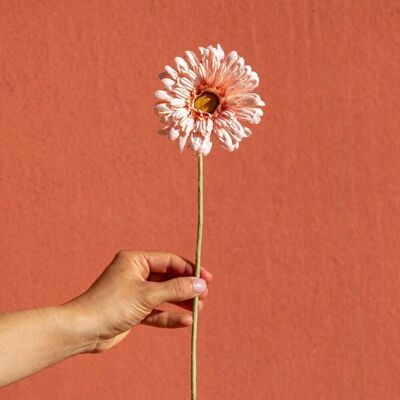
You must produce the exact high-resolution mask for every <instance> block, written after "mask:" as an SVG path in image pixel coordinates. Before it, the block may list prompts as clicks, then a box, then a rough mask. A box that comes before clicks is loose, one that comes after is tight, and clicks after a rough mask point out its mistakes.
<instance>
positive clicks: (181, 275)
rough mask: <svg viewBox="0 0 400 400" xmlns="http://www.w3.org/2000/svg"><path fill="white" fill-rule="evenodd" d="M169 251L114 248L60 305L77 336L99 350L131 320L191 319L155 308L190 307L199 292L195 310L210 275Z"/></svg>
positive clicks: (174, 322)
mask: <svg viewBox="0 0 400 400" xmlns="http://www.w3.org/2000/svg"><path fill="white" fill-rule="evenodd" d="M194 270H195V266H194V265H193V263H191V262H190V261H188V260H186V259H184V258H182V257H180V256H178V255H176V254H172V253H163V252H142V251H129V250H124V251H121V252H119V253H118V254H117V255H116V256H115V258H114V260H113V261H112V262H111V264H110V265H109V266H108V267H107V268H106V269H105V270H104V272H103V273H102V274H101V275H100V276H99V278H98V279H97V280H96V281H95V282H94V284H93V285H92V286H91V287H90V288H89V289H88V290H87V291H86V292H85V293H83V294H82V295H80V296H79V297H77V298H75V299H73V300H72V301H70V302H68V303H66V304H64V305H63V306H62V307H63V308H64V309H65V310H66V311H67V312H69V315H71V316H72V318H73V321H74V322H73V324H74V326H75V327H76V331H77V333H78V334H80V335H82V336H84V337H85V339H86V340H88V338H89V337H90V341H89V342H90V343H92V345H91V346H89V348H90V349H89V351H90V352H95V353H97V352H102V351H104V350H107V349H109V348H111V347H113V346H115V345H116V344H118V343H119V342H120V341H121V340H123V339H124V338H125V337H126V336H127V335H128V333H129V332H130V330H131V329H132V328H133V327H134V326H135V325H137V324H139V323H141V324H145V325H151V326H156V327H162V328H180V327H187V326H190V325H191V324H192V322H193V320H192V316H191V314H189V313H176V312H167V311H162V310H159V309H158V307H160V306H161V305H162V304H164V303H173V304H176V305H179V306H181V307H182V308H183V309H186V310H192V306H193V300H192V299H193V298H194V297H196V296H199V310H201V309H202V308H203V301H202V299H204V298H205V297H206V296H207V293H208V289H207V284H208V283H210V282H211V279H212V275H211V273H209V272H208V271H207V270H206V269H204V268H201V275H200V277H201V279H196V278H193V274H194Z"/></svg>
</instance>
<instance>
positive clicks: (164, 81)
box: [161, 78, 175, 91]
mask: <svg viewBox="0 0 400 400" xmlns="http://www.w3.org/2000/svg"><path fill="white" fill-rule="evenodd" d="M161 83H162V84H163V85H164V87H165V88H166V89H167V90H170V91H172V88H173V87H174V85H175V81H173V80H172V79H170V78H164V79H161Z"/></svg>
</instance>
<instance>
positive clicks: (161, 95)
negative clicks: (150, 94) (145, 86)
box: [154, 90, 173, 101]
mask: <svg viewBox="0 0 400 400" xmlns="http://www.w3.org/2000/svg"><path fill="white" fill-rule="evenodd" d="M154 96H155V97H156V98H157V99H160V100H166V101H170V100H172V99H173V97H172V96H171V95H169V94H168V93H167V92H166V91H165V90H156V91H155V92H154Z"/></svg>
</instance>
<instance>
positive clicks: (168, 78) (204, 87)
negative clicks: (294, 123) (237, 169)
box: [154, 44, 265, 155]
mask: <svg viewBox="0 0 400 400" xmlns="http://www.w3.org/2000/svg"><path fill="white" fill-rule="evenodd" d="M199 50H200V54H201V57H197V55H196V54H195V53H194V52H192V51H186V52H185V53H186V56H185V59H184V58H182V57H176V58H175V64H176V68H172V67H170V66H169V65H167V66H165V71H164V72H162V73H161V74H160V79H161V82H162V84H163V86H164V87H165V90H157V91H156V92H155V96H156V97H157V99H158V100H159V101H158V102H157V103H156V105H155V107H154V108H155V111H156V113H157V114H158V115H159V117H160V120H161V121H162V122H163V123H164V124H166V126H165V127H164V128H162V129H160V130H159V133H160V134H165V135H168V136H169V138H170V139H171V140H176V139H178V147H179V149H180V151H181V152H182V151H183V150H184V148H185V146H186V143H189V146H190V148H191V149H192V150H194V151H195V152H196V153H198V154H203V155H207V154H208V153H209V152H210V150H211V147H212V139H213V137H216V138H217V139H218V140H219V142H220V144H221V145H222V147H224V148H225V149H226V150H228V151H233V150H236V149H238V148H239V143H240V142H241V140H242V139H243V138H247V137H249V136H250V135H251V133H252V132H251V130H250V129H249V128H248V127H246V126H243V125H242V124H246V123H250V124H258V123H259V122H260V117H261V116H262V115H263V112H262V110H261V108H260V107H261V106H264V105H265V103H264V102H263V101H262V100H261V98H260V96H259V95H258V94H255V93H252V92H253V90H254V89H255V88H256V87H257V86H258V83H259V78H258V75H257V73H256V72H254V71H252V69H251V67H250V66H249V65H245V62H244V59H243V57H240V56H239V55H238V54H237V52H236V51H231V52H230V53H229V54H228V55H226V56H225V53H224V51H223V50H222V48H221V46H220V45H219V44H218V45H217V47H216V48H215V47H213V46H208V47H207V48H204V47H199Z"/></svg>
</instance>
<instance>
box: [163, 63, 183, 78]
mask: <svg viewBox="0 0 400 400" xmlns="http://www.w3.org/2000/svg"><path fill="white" fill-rule="evenodd" d="M164 68H165V71H167V73H168V75H169V76H170V77H171V78H172V79H174V80H176V79H178V77H179V74H178V73H177V72H176V71H175V70H174V69H173V68H172V67H170V66H169V65H166V66H165V67H164Z"/></svg>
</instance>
